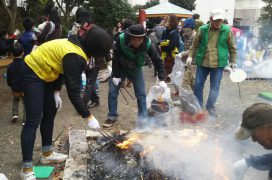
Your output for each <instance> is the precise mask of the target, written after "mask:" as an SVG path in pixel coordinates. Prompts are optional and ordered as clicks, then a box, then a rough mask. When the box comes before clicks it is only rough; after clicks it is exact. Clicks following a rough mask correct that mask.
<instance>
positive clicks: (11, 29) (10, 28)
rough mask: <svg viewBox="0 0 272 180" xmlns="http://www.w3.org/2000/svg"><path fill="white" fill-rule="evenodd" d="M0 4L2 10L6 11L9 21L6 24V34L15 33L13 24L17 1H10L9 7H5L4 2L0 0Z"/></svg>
mask: <svg viewBox="0 0 272 180" xmlns="http://www.w3.org/2000/svg"><path fill="white" fill-rule="evenodd" d="M0 3H1V5H2V6H3V7H4V10H5V11H6V14H7V16H8V19H9V22H8V23H7V31H8V33H13V32H14V31H15V23H16V17H17V1H16V0H10V1H9V6H7V4H6V2H5V0H1V1H0Z"/></svg>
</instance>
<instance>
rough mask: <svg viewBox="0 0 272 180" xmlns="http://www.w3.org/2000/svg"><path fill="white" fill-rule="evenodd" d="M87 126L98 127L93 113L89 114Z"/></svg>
mask: <svg viewBox="0 0 272 180" xmlns="http://www.w3.org/2000/svg"><path fill="white" fill-rule="evenodd" d="M88 126H89V128H91V129H99V128H100V126H99V122H98V121H97V119H96V118H95V117H94V116H93V115H90V116H89V117H88Z"/></svg>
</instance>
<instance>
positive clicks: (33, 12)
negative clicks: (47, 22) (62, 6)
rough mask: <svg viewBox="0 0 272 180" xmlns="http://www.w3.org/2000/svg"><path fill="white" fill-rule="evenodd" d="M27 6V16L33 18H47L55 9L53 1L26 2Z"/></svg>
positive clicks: (27, 0)
mask: <svg viewBox="0 0 272 180" xmlns="http://www.w3.org/2000/svg"><path fill="white" fill-rule="evenodd" d="M25 4H26V13H27V16H29V17H32V18H34V17H40V16H46V15H47V14H49V12H50V10H51V9H52V8H54V2H53V0H38V1H37V0H26V1H25ZM34 20H37V19H34Z"/></svg>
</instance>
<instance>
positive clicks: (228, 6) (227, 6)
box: [193, 0, 235, 26]
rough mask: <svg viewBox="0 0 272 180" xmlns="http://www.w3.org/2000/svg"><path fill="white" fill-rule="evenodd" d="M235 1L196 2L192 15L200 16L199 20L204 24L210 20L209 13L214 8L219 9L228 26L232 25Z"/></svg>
mask: <svg viewBox="0 0 272 180" xmlns="http://www.w3.org/2000/svg"><path fill="white" fill-rule="evenodd" d="M234 5H235V0H196V9H195V10H194V11H193V12H194V13H198V14H200V19H201V20H202V21H203V22H204V23H206V22H207V21H208V20H209V19H210V12H211V10H213V9H215V8H221V9H223V10H224V11H225V17H226V19H228V22H229V25H230V26H232V24H233V16H234Z"/></svg>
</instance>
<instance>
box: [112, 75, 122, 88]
mask: <svg viewBox="0 0 272 180" xmlns="http://www.w3.org/2000/svg"><path fill="white" fill-rule="evenodd" d="M112 82H113V84H114V85H115V86H118V84H119V83H120V82H121V78H115V77H114V78H112Z"/></svg>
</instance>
